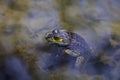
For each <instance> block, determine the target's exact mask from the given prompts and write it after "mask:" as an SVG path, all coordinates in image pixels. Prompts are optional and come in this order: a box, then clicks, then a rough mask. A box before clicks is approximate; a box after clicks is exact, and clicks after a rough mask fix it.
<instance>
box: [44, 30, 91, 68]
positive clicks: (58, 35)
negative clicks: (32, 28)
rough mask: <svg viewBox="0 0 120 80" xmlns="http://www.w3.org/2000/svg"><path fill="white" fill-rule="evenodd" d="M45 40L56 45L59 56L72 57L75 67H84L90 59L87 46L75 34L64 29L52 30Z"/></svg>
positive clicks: (81, 38)
mask: <svg viewBox="0 0 120 80" xmlns="http://www.w3.org/2000/svg"><path fill="white" fill-rule="evenodd" d="M45 40H46V41H47V42H48V43H49V44H51V45H56V47H57V49H58V54H59V55H61V56H63V55H69V56H72V57H74V58H75V62H74V66H75V67H80V66H83V65H85V64H86V63H87V62H88V61H89V60H90V58H91V57H92V55H91V54H92V53H91V48H90V46H89V44H88V43H87V41H86V40H85V39H84V38H83V37H82V36H81V35H79V34H77V33H74V32H71V31H67V30H65V29H54V30H51V31H49V32H47V33H46V34H45Z"/></svg>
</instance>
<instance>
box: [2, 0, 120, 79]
mask: <svg viewBox="0 0 120 80" xmlns="http://www.w3.org/2000/svg"><path fill="white" fill-rule="evenodd" d="M119 4H120V1H119V0H0V80H120V5H119ZM56 28H60V29H65V30H68V31H72V32H75V33H78V34H79V35H81V36H82V37H83V38H84V39H85V40H86V41H87V42H88V44H89V45H90V47H91V49H92V50H93V52H94V53H95V55H100V56H99V58H100V61H101V62H102V63H103V64H104V65H106V64H109V65H110V66H111V69H109V67H107V66H104V67H102V68H101V67H100V66H101V65H99V64H98V65H97V67H93V66H92V65H91V66H92V68H91V71H90V73H89V74H80V73H79V72H78V71H76V70H74V69H69V68H68V67H64V66H63V67H60V68H58V69H57V70H55V71H54V70H53V71H47V70H44V69H43V67H44V66H45V65H46V63H47V59H48V57H49V56H50V54H49V52H47V49H49V47H43V46H44V45H45V39H44V37H45V33H46V32H48V31H51V30H53V29H56ZM91 66H90V67H91ZM95 68H97V69H95ZM93 73H94V74H93Z"/></svg>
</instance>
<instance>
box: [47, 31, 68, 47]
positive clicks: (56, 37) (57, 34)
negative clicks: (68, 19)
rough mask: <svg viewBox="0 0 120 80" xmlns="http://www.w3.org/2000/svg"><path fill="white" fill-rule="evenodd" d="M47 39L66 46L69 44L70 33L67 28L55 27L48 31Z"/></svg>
mask: <svg viewBox="0 0 120 80" xmlns="http://www.w3.org/2000/svg"><path fill="white" fill-rule="evenodd" d="M45 39H46V40H47V41H48V42H49V43H52V44H57V45H62V46H66V45H69V43H70V40H69V35H68V33H67V32H66V31H65V30H60V29H54V30H53V31H50V32H47V33H46V35H45Z"/></svg>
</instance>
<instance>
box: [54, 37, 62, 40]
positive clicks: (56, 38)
mask: <svg viewBox="0 0 120 80" xmlns="http://www.w3.org/2000/svg"><path fill="white" fill-rule="evenodd" d="M54 39H55V40H56V41H62V40H63V39H62V38H61V37H58V36H57V37H54Z"/></svg>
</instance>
